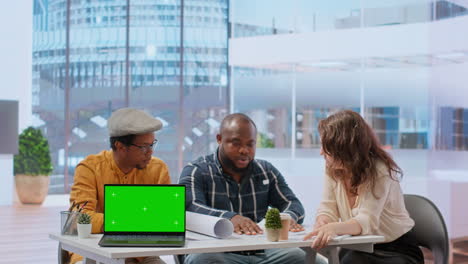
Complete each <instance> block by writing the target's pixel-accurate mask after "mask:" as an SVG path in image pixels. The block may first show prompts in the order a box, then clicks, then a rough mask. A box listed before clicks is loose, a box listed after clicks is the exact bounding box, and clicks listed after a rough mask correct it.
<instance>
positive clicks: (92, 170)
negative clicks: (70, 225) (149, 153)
mask: <svg viewBox="0 0 468 264" xmlns="http://www.w3.org/2000/svg"><path fill="white" fill-rule="evenodd" d="M112 155H113V154H112V150H105V151H102V152H100V153H99V154H96V155H89V156H88V157H86V158H85V159H84V160H83V161H81V162H80V163H79V164H78V165H77V166H76V169H75V179H74V183H73V186H72V189H71V192H70V203H72V202H75V203H83V202H85V201H88V203H87V204H86V206H85V208H84V209H83V211H82V212H85V213H87V214H89V215H91V222H92V231H91V232H92V233H102V231H103V229H102V228H103V216H104V215H103V213H102V212H103V209H104V184H170V183H171V178H170V177H169V170H168V168H167V165H166V164H165V163H164V162H163V161H162V160H160V159H158V158H155V157H152V158H151V161H150V162H149V163H148V165H147V166H146V167H145V168H144V169H137V168H134V169H133V170H132V171H130V172H129V173H127V174H124V173H123V172H122V171H121V170H120V169H119V167H118V166H117V164H116V163H115V161H114V158H113V156H112ZM73 255H74V256H73V257H72V262H71V263H75V262H76V261H78V259H77V257H78V256H77V255H76V254H73Z"/></svg>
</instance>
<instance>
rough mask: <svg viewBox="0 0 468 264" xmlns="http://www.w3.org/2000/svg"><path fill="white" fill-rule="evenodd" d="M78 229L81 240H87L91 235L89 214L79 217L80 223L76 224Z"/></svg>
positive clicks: (82, 214)
mask: <svg viewBox="0 0 468 264" xmlns="http://www.w3.org/2000/svg"><path fill="white" fill-rule="evenodd" d="M76 227H77V229H78V237H79V238H87V237H89V235H90V234H91V216H90V215H89V214H87V213H81V214H80V216H78V223H77V224H76Z"/></svg>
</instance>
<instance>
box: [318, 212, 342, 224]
mask: <svg viewBox="0 0 468 264" xmlns="http://www.w3.org/2000/svg"><path fill="white" fill-rule="evenodd" d="M319 215H325V216H328V217H330V219H331V220H332V221H333V222H338V220H339V219H338V217H336V216H335V215H333V214H331V213H329V212H318V213H317V215H316V216H315V218H317V217H318V216H319Z"/></svg>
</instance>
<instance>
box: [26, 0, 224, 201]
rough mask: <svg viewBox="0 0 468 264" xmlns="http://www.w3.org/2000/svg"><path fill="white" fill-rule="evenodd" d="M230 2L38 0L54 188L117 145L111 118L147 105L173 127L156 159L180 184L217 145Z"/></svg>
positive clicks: (38, 93) (41, 85)
mask: <svg viewBox="0 0 468 264" xmlns="http://www.w3.org/2000/svg"><path fill="white" fill-rule="evenodd" d="M228 13H229V12H228V4H227V0H219V1H187V0H186V1H183V0H157V1H148V0H146V1H145V0H117V1H103V0H35V1H34V40H33V41H34V47H33V50H34V53H33V101H34V102H33V114H34V126H36V127H39V128H41V129H42V130H43V132H44V134H45V135H46V136H47V138H48V139H49V142H50V144H51V155H52V158H53V161H54V168H55V169H54V176H53V177H52V182H51V188H50V193H63V192H68V191H69V186H71V184H72V183H73V173H74V168H75V166H76V164H78V162H79V161H80V160H82V159H83V158H85V157H86V156H87V155H90V154H95V153H98V152H100V151H102V150H105V149H109V148H110V146H109V140H108V132H107V119H108V118H109V116H110V115H111V113H112V111H114V110H116V109H118V108H121V107H126V106H129V107H135V108H139V109H143V110H145V111H147V112H149V113H151V114H152V115H154V116H156V117H157V118H159V119H160V120H161V121H162V123H163V124H164V129H163V130H161V131H159V132H158V138H159V139H160V144H158V148H157V150H156V151H155V153H154V155H155V156H158V157H160V158H162V159H163V160H164V161H165V162H166V163H167V164H168V165H169V167H170V173H171V178H172V180H173V181H174V182H175V181H177V178H178V176H179V173H180V171H181V169H182V166H183V165H185V164H186V163H187V162H188V161H190V160H192V159H193V158H196V157H197V156H199V155H204V154H207V152H209V151H212V150H214V149H215V148H216V144H213V142H214V143H215V136H214V135H215V133H216V132H217V126H218V125H219V121H220V119H221V118H222V117H223V116H224V115H225V114H226V113H227V111H228V110H227V109H228V99H227V98H228V97H227V96H228V93H227V89H228V83H229V82H228V78H229V77H228V68H227V37H228V35H227V32H228V30H227V20H228Z"/></svg>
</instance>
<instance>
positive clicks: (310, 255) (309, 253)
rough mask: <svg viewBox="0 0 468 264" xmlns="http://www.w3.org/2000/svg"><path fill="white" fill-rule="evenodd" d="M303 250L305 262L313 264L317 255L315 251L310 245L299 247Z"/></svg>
mask: <svg viewBox="0 0 468 264" xmlns="http://www.w3.org/2000/svg"><path fill="white" fill-rule="evenodd" d="M301 249H302V250H304V251H305V253H306V257H305V264H315V258H316V257H317V252H316V251H315V250H313V249H312V248H311V247H301Z"/></svg>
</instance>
